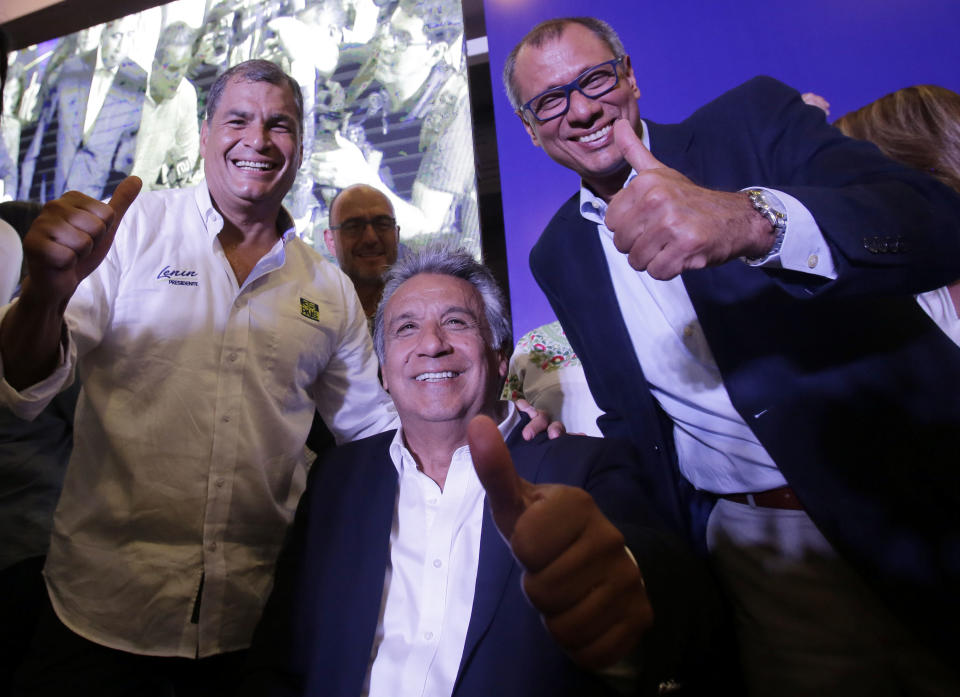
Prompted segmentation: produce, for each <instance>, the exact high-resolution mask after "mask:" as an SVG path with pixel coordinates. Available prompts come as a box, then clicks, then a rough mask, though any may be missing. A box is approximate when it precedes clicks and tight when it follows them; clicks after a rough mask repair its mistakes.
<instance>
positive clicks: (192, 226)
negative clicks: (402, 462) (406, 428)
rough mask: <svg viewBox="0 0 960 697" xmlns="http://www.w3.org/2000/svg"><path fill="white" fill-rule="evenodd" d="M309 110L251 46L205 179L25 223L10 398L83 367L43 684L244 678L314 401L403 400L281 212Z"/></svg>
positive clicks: (367, 407)
mask: <svg viewBox="0 0 960 697" xmlns="http://www.w3.org/2000/svg"><path fill="white" fill-rule="evenodd" d="M302 122H303V107H302V102H301V98H300V90H299V87H298V86H297V84H296V83H295V82H294V81H293V80H292V79H291V78H289V77H288V76H287V75H285V74H284V73H283V72H282V71H280V70H279V69H278V68H277V67H276V66H275V65H273V64H272V63H267V62H265V61H250V62H247V63H244V64H241V65H238V66H236V67H234V68H232V69H231V70H230V71H228V72H227V73H225V74H224V75H222V76H221V77H220V78H219V79H218V81H217V82H216V83H215V84H214V86H213V87H212V88H211V91H210V97H209V101H208V113H207V120H206V121H205V122H204V124H203V128H202V133H201V141H200V148H201V153H202V154H203V156H204V158H205V162H204V166H205V173H206V182H205V184H202V185H200V186H197V187H194V188H190V189H182V190H172V191H162V192H149V193H145V194H143V195H141V196H140V197H139V198H137V193H138V191H139V186H140V182H139V181H138V180H137V179H135V178H133V177H131V178H128V179H126V180H125V181H124V182H123V183H121V185H120V186H119V187H118V188H117V190H116V192H115V194H114V196H113V199H112V200H111V201H110V203H109V204H103V203H100V202H98V201H96V200H94V199H91V198H88V197H86V196H84V195H82V194H79V193H77V192H70V193H68V194H66V195H65V196H64V197H63V198H61V199H58V200H57V201H53V202H51V203H50V204H48V205H47V206H46V207H45V208H44V210H43V212H42V213H41V215H40V217H39V218H38V220H37V222H36V223H35V224H34V226H33V227H32V228H31V230H30V232H29V234H28V236H27V239H26V242H25V249H26V250H27V252H26V256H27V259H28V264H29V279H28V280H27V281H26V282H25V283H24V287H23V292H22V294H21V296H20V299H19V301H18V302H16V303H15V304H13V305H11V306H8V307H7V308H6V309H5V313H4V317H3V319H2V324H0V355H2V359H3V361H2V373H0V376H2V378H3V380H2V381H0V402H2V403H3V404H5V405H7V406H9V407H10V408H11V409H13V410H15V411H16V413H18V414H19V415H20V416H22V417H24V418H31V417H32V415H35V414H36V413H38V412H39V410H41V409H42V408H43V406H44V405H45V404H46V403H47V402H48V401H49V400H50V399H51V398H52V397H53V396H54V395H55V394H56V393H57V392H58V390H60V389H62V388H63V387H64V386H65V385H66V384H68V383H69V381H70V380H71V377H72V374H73V372H74V370H78V371H79V375H80V376H81V378H82V381H83V385H84V388H83V392H82V397H81V399H80V403H79V406H78V410H77V412H78V416H77V424H76V426H77V427H76V432H77V433H78V434H82V435H81V436H80V437H79V438H78V439H77V441H76V443H75V446H74V452H73V456H72V459H71V464H70V467H69V469H68V473H67V478H66V481H65V484H64V491H63V495H62V497H61V499H60V503H59V506H58V510H57V513H56V518H55V524H54V532H53V536H52V539H51V545H50V553H49V557H48V564H47V567H46V569H45V576H46V579H47V587H48V591H49V596H50V599H51V603H52V606H53V610H54V612H55V613H56V615H54V614H53V612H51V613H49V616H48V617H47V618H45V619H44V620H43V621H42V622H43V623H42V625H41V628H40V631H39V633H38V637H37V644H36V647H37V650H36V651H35V652H34V656H33V659H32V661H31V662H29V663H28V665H27V666H25V667H24V670H23V671H22V675H21V677H22V681H21V683H20V684H19V688H20V689H23V690H28V691H30V694H63V693H64V692H65V691H67V690H69V691H73V692H78V693H81V694H92V693H94V692H95V693H96V694H103V695H107V694H111V695H112V694H117V695H126V694H137V695H144V694H154V693H155V692H156V693H157V694H170V693H171V690H172V692H173V693H174V694H190V693H192V691H195V692H197V693H198V694H204V695H215V694H230V693H232V691H233V690H234V689H235V683H236V680H237V674H238V671H237V665H238V664H239V662H240V660H241V659H242V652H243V650H244V649H245V648H246V647H247V646H248V645H249V641H250V637H251V635H252V632H253V628H254V626H255V623H256V621H257V619H258V617H259V615H260V611H261V608H262V604H263V602H264V600H265V598H266V596H267V593H268V592H269V587H270V583H271V581H272V572H273V564H274V560H275V558H276V555H277V552H278V550H279V548H280V544H281V541H282V539H283V536H284V533H285V531H286V528H287V525H288V523H289V522H290V520H291V519H292V516H293V511H294V508H295V506H296V502H297V500H298V499H299V496H300V493H301V491H302V489H303V486H304V481H305V477H306V462H305V460H304V454H303V453H304V441H305V439H306V435H307V431H308V429H309V426H310V422H311V418H312V415H313V413H314V409H315V408H316V409H318V410H319V411H320V413H321V415H322V416H323V418H324V419H325V421H326V422H327V424H328V426H329V427H330V429H331V430H332V431H333V433H334V434H335V436H336V437H337V440H338V441H346V440H350V439H354V438H357V437H362V436H366V435H370V434H373V433H378V432H380V431H382V430H383V429H384V428H386V427H388V426H389V425H391V424H392V423H393V422H394V420H395V418H396V415H395V412H394V410H393V408H392V405H391V404H390V400H389V397H387V395H386V394H385V393H384V392H383V391H382V389H381V388H380V385H379V382H378V380H377V360H376V357H375V355H374V353H373V350H372V345H371V342H370V337H369V334H368V332H367V327H366V323H365V318H364V314H363V311H362V308H361V307H360V304H359V302H358V300H357V296H356V293H355V292H354V290H353V287H352V286H351V284H350V281H349V279H347V277H346V276H344V275H343V274H342V273H340V272H339V271H338V270H337V269H336V268H334V267H333V266H332V265H331V264H329V263H326V262H325V261H324V260H323V259H322V257H320V256H319V255H318V254H316V253H315V252H314V251H313V250H312V249H310V248H309V247H308V246H307V245H305V244H304V243H302V242H301V241H300V240H299V239H298V238H297V236H296V234H295V231H294V229H293V228H292V225H291V222H290V218H289V216H288V215H287V214H286V212H285V211H284V210H283V209H282V207H281V201H282V199H283V196H284V195H285V194H286V193H287V191H288V190H289V188H290V186H291V184H292V182H293V179H294V176H295V174H296V172H297V168H298V167H299V165H300V162H301V158H302V152H301V134H302ZM134 199H137V200H134ZM121 218H122V221H121ZM78 357H82V361H80V362H79V363H78ZM148 657H149V658H148ZM196 658H199V659H201V660H198V661H195V660H192V659H196Z"/></svg>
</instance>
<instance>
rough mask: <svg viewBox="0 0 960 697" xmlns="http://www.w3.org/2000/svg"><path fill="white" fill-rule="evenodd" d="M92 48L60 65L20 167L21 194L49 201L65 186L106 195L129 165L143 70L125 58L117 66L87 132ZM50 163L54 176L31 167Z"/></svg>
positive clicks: (143, 89)
mask: <svg viewBox="0 0 960 697" xmlns="http://www.w3.org/2000/svg"><path fill="white" fill-rule="evenodd" d="M96 58H97V52H96V51H95V50H94V51H89V52H87V53H85V54H82V55H78V56H73V57H71V58H69V59H67V60H66V61H64V63H63V65H62V66H61V67H60V70H59V72H58V75H57V78H56V82H55V83H54V84H53V85H52V87H51V89H50V91H49V93H48V94H47V98H46V99H45V103H44V104H43V106H42V109H41V111H40V117H39V118H38V120H37V125H36V131H35V133H34V136H33V140H32V141H31V143H30V147H29V148H28V149H27V152H26V153H25V154H24V158H23V165H22V169H21V174H20V176H21V188H20V198H22V199H29V200H31V201H43V202H46V201H49V200H51V199H54V198H57V197H59V196H62V195H63V194H64V193H65V192H66V191H71V190H74V191H80V192H82V193H84V194H86V195H88V196H92V197H93V198H96V199H102V198H106V197H109V196H110V195H111V194H112V193H113V189H114V188H115V187H116V185H117V184H119V183H120V181H122V180H123V177H125V176H126V175H127V174H128V173H129V172H130V170H131V169H132V167H133V156H134V152H135V150H136V141H137V135H138V132H139V130H140V117H141V115H142V112H143V100H144V96H145V95H146V89H147V74H146V72H145V71H144V70H143V68H141V67H140V66H139V65H137V64H136V63H135V62H134V61H132V60H129V59H126V60H124V61H123V62H122V63H121V64H120V66H119V67H118V69H117V74H116V75H115V76H114V78H113V82H112V83H111V84H110V89H109V90H108V91H107V95H106V98H105V99H104V101H103V106H102V107H101V108H100V112H99V114H98V115H97V119H96V121H95V122H94V125H93V127H92V128H91V131H90V133H89V134H87V136H86V137H84V133H83V121H84V115H85V113H86V107H87V98H88V97H89V95H90V85H91V83H92V81H93V72H94V68H95V67H96V65H95V64H96ZM51 165H53V168H54V176H53V180H52V181H51V180H49V179H44V178H43V177H42V176H41V175H40V173H39V172H36V168H37V167H38V166H39V167H50V166H51Z"/></svg>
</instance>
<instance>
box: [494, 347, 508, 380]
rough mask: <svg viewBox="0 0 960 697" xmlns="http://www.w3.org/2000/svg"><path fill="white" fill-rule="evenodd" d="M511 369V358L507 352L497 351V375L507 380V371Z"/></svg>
mask: <svg viewBox="0 0 960 697" xmlns="http://www.w3.org/2000/svg"><path fill="white" fill-rule="evenodd" d="M509 368H510V356H509V354H507V353H506V351H497V373H498V374H499V375H500V379H501V380H505V379H506V378H507V370H508V369H509Z"/></svg>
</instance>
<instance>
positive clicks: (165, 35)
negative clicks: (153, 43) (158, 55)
mask: <svg viewBox="0 0 960 697" xmlns="http://www.w3.org/2000/svg"><path fill="white" fill-rule="evenodd" d="M196 39H197V30H196V29H193V28H192V27H191V26H190V25H189V24H187V23H186V22H172V23H170V24H168V25H167V26H165V27H164V28H163V29H161V30H160V37H159V38H158V39H157V52H159V51H160V49H161V48H166V47H167V46H192V45H193V42H194V41H196Z"/></svg>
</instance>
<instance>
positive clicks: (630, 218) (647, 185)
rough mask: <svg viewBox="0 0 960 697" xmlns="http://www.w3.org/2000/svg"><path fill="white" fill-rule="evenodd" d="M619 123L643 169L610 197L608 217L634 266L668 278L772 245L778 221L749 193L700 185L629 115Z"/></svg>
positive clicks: (623, 142) (627, 148) (627, 153)
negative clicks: (667, 160) (655, 148)
mask: <svg viewBox="0 0 960 697" xmlns="http://www.w3.org/2000/svg"><path fill="white" fill-rule="evenodd" d="M613 129H614V137H615V139H616V146H617V147H618V148H620V152H621V153H622V154H623V157H624V159H626V161H627V162H628V163H630V166H631V167H633V169H634V170H636V172H637V176H636V177H634V178H633V180H632V181H631V182H630V184H629V185H628V186H627V187H626V188H624V189H622V190H620V191H619V192H617V194H616V195H614V196H613V198H612V199H610V205H609V206H608V208H607V215H606V220H605V223H606V225H607V228H609V229H610V231H611V232H613V241H614V245H616V247H617V249H618V250H619V251H621V252H623V253H624V254H626V255H627V261H628V262H629V264H630V266H632V267H633V268H634V269H636V270H637V271H644V270H645V271H647V272H648V273H649V274H650V275H651V276H652V277H653V278H657V279H660V280H667V279H670V278H673V277H674V276H676V275H678V274H679V273H680V272H681V271H686V270H689V269H699V268H703V267H705V266H714V265H719V264H723V263H725V262H727V261H730V260H731V259H736V258H739V257H741V256H745V257H749V258H758V257H762V256H764V255H765V254H766V253H767V252H768V251H770V249H771V248H772V247H773V242H774V239H775V236H774V234H773V229H772V226H771V225H770V223H769V222H768V221H767V220H766V219H765V218H764V217H763V216H762V215H760V214H759V213H758V212H757V211H756V210H755V209H754V208H753V205H752V204H751V203H750V199H749V198H748V197H747V194H746V193H744V192H738V193H728V192H724V191H711V190H710V189H704V188H703V187H700V186H697V185H696V184H694V183H693V182H691V181H690V180H689V179H687V178H686V177H685V176H684V175H683V174H681V173H680V172H678V171H677V170H675V169H671V168H669V167H667V166H666V165H664V164H663V163H662V162H660V161H659V160H657V158H656V157H654V156H653V154H652V153H651V152H650V151H649V150H648V149H647V148H646V147H645V146H644V144H643V142H642V141H641V140H640V138H639V136H637V134H636V133H635V132H634V130H633V128H632V127H631V126H630V124H629V123H628V122H627V121H625V120H623V119H620V120H618V121H617V122H616V123H614V126H613Z"/></svg>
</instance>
